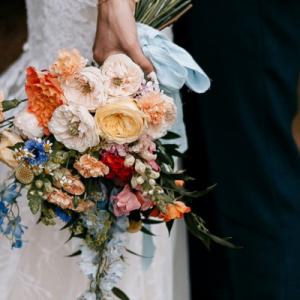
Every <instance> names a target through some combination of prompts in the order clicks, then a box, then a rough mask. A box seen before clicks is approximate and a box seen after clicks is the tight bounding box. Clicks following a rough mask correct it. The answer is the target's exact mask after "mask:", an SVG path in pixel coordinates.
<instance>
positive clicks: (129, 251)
mask: <svg viewBox="0 0 300 300" xmlns="http://www.w3.org/2000/svg"><path fill="white" fill-rule="evenodd" d="M126 251H127V252H128V253H130V254H132V255H136V256H138V257H141V258H149V259H150V258H152V257H150V256H144V255H141V254H138V253H136V252H134V251H132V250H129V249H127V248H126Z"/></svg>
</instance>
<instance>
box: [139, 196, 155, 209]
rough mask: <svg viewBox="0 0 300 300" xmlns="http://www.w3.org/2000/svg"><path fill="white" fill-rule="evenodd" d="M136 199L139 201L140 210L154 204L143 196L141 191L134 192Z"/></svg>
mask: <svg viewBox="0 0 300 300" xmlns="http://www.w3.org/2000/svg"><path fill="white" fill-rule="evenodd" d="M135 195H136V197H137V199H138V200H139V202H140V203H141V210H142V211H146V210H148V209H150V208H152V207H153V206H154V203H153V201H151V200H150V199H149V198H148V197H147V196H145V197H144V196H143V194H142V193H141V192H136V193H135Z"/></svg>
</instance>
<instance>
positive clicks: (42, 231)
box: [0, 0, 189, 300]
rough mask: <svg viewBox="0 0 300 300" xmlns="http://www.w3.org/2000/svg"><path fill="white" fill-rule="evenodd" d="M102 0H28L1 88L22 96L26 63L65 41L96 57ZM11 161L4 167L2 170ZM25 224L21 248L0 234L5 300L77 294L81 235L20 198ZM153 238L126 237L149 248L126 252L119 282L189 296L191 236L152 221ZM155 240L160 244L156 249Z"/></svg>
mask: <svg viewBox="0 0 300 300" xmlns="http://www.w3.org/2000/svg"><path fill="white" fill-rule="evenodd" d="M96 2H97V0H27V1H26V4H27V13H28V29H29V30H28V32H29V37H28V42H27V43H26V45H25V46H24V53H23V54H22V56H21V57H20V58H19V60H18V61H16V62H15V64H13V65H12V66H11V67H10V68H9V69H8V71H6V72H5V73H4V74H2V76H0V89H3V90H4V91H5V93H6V95H7V96H8V97H10V98H14V97H17V98H21V99H22V98H23V97H25V95H24V79H25V69H26V67H27V66H29V65H33V66H35V67H37V68H39V69H44V68H47V67H48V66H49V64H50V63H51V62H52V61H53V60H54V58H55V56H56V54H57V51H58V50H59V49H61V48H77V49H79V50H80V52H81V53H82V54H83V55H84V56H85V57H88V58H91V57H92V52H91V50H92V44H93V39H94V35H95V29H96V17H97V4H96ZM5 173H6V169H5V168H4V167H1V169H0V174H1V178H0V179H3V178H4V177H5ZM20 205H21V212H22V218H23V224H25V225H27V226H28V230H27V231H26V235H25V239H26V243H25V245H24V247H23V248H22V249H20V250H19V249H15V250H11V249H10V245H9V243H8V242H7V241H5V240H3V239H1V238H0V300H48V299H52V300H75V299H77V297H78V296H79V295H81V294H82V293H83V292H84V291H85V289H86V287H87V280H86V278H85V277H84V276H83V275H82V274H81V271H80V269H79V266H78V261H79V258H78V257H75V258H67V257H66V256H67V255H69V254H71V253H73V252H74V251H76V250H78V245H79V243H80V241H75V240H73V241H71V242H69V243H65V241H66V240H67V238H68V232H67V231H59V228H60V226H61V225H62V224H58V225H57V226H55V227H46V226H43V225H36V219H35V218H33V217H32V215H31V213H30V212H29V211H28V209H27V208H26V199H25V198H22V199H21V203H20ZM151 230H152V231H153V232H154V233H156V237H154V238H153V239H152V240H151V239H149V237H145V236H143V235H142V234H134V235H130V237H129V245H128V249H130V250H132V251H134V252H136V253H140V254H144V255H146V256H147V255H152V253H153V252H154V255H155V256H154V258H153V259H143V258H140V257H137V256H134V255H132V254H128V255H127V258H126V261H125V263H126V272H125V274H124V276H123V279H122V282H121V283H120V285H119V287H120V288H121V289H122V290H124V291H125V292H126V294H127V295H128V296H129V297H130V299H131V300H150V299H151V300H188V299H189V284H188V282H189V280H188V272H187V265H188V261H187V242H186V233H185V229H184V226H183V224H180V223H179V224H177V225H176V226H175V228H174V230H173V232H172V235H171V238H169V237H168V234H167V230H166V229H165V227H164V226H161V225H159V226H153V228H151ZM154 248H155V250H154Z"/></svg>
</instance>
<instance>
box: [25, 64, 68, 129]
mask: <svg viewBox="0 0 300 300" xmlns="http://www.w3.org/2000/svg"><path fill="white" fill-rule="evenodd" d="M25 90H26V93H27V96H28V111H29V112H31V113H33V114H34V115H35V116H36V117H37V119H38V122H39V125H40V126H41V127H43V128H44V132H45V134H46V135H49V134H50V132H49V129H48V123H49V121H50V119H51V117H52V114H53V112H54V110H55V109H56V108H57V107H59V106H60V105H62V104H63V99H64V95H63V91H62V89H61V87H60V85H59V82H58V80H57V78H56V77H55V76H54V75H52V74H50V73H49V72H38V71H37V70H36V69H35V68H33V67H29V68H27V78H26V86H25Z"/></svg>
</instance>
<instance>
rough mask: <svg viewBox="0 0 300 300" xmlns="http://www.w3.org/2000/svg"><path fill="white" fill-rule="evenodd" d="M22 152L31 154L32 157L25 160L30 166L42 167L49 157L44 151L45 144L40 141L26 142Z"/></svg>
mask: <svg viewBox="0 0 300 300" xmlns="http://www.w3.org/2000/svg"><path fill="white" fill-rule="evenodd" d="M24 150H27V151H28V152H30V153H31V154H32V157H27V158H26V160H27V161H28V162H29V164H31V165H32V166H37V165H43V164H45V163H46V162H47V161H48V160H49V156H48V154H47V152H46V150H45V143H44V142H43V141H41V140H28V141H26V142H25V145H24Z"/></svg>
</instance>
